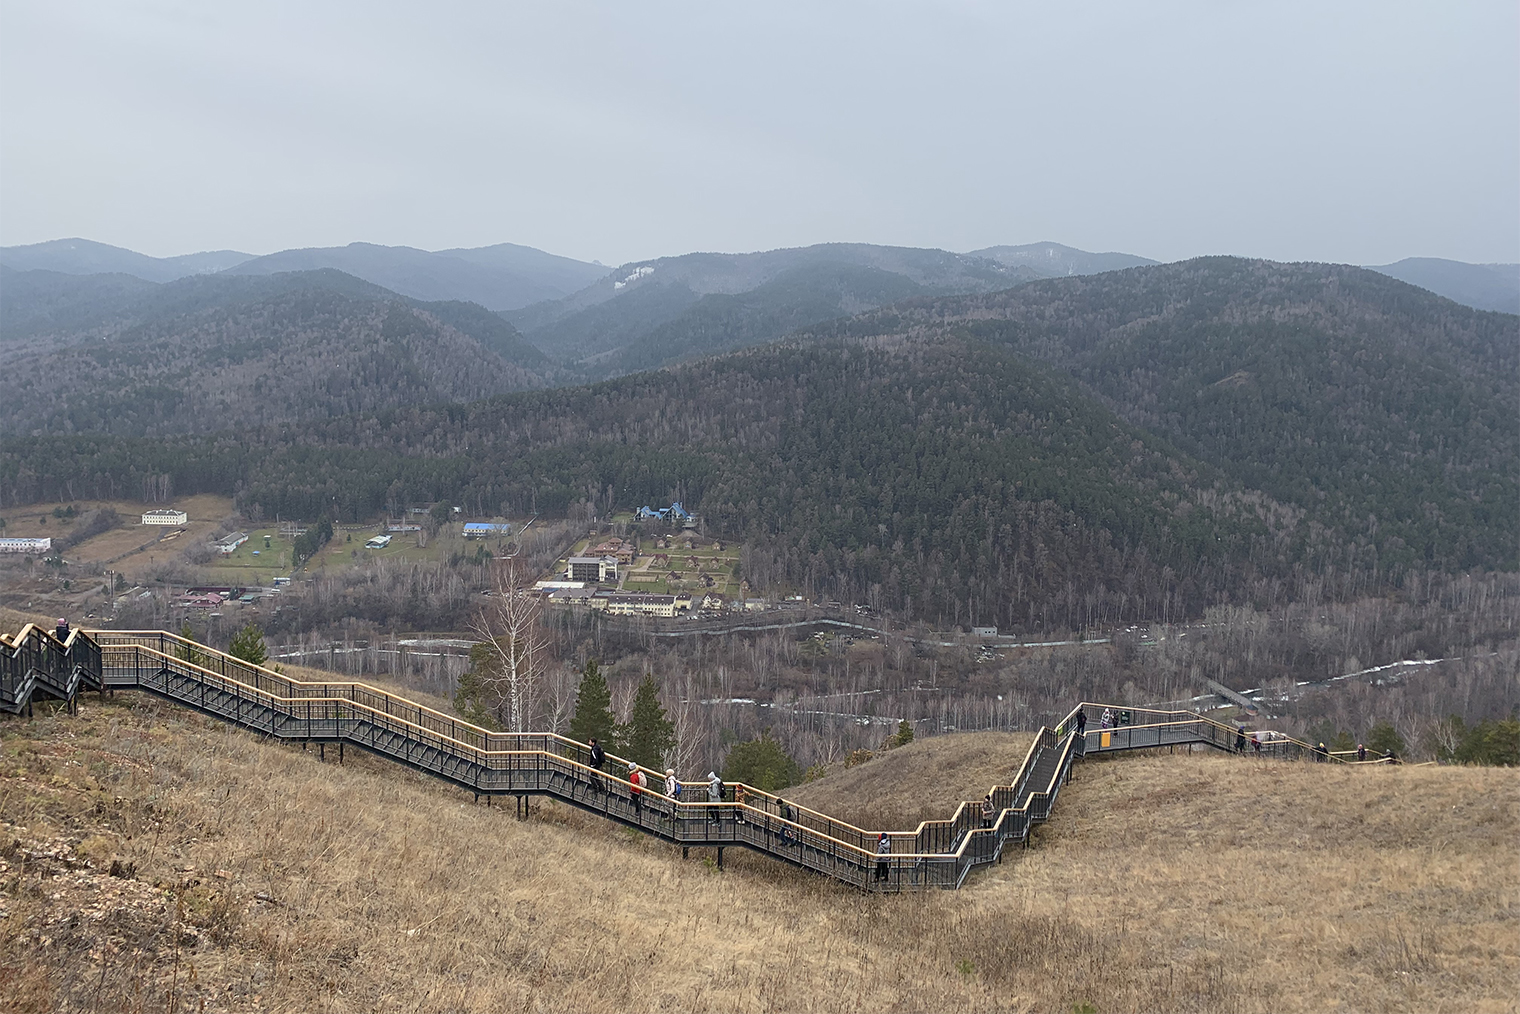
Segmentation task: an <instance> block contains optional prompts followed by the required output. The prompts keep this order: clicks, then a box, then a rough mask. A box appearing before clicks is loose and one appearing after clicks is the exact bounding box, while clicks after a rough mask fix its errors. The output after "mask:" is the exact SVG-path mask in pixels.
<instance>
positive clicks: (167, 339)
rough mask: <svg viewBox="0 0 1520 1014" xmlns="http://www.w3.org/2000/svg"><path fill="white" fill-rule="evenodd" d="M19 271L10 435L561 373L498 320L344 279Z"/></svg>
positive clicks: (482, 385) (226, 416)
mask: <svg viewBox="0 0 1520 1014" xmlns="http://www.w3.org/2000/svg"><path fill="white" fill-rule="evenodd" d="M0 272H3V278H0V283H3V285H4V289H5V301H4V304H3V315H0V349H4V351H5V356H6V362H7V364H8V366H9V367H10V375H11V377H12V380H11V382H10V385H9V391H8V395H9V396H8V397H7V398H5V399H3V400H0V434H9V435H11V436H23V435H35V434H42V433H113V434H122V435H141V434H146V433H157V434H164V433H176V432H181V433H182V432H196V433H204V432H206V431H208V430H215V429H227V430H239V429H243V428H246V427H250V426H259V425H266V424H273V423H284V422H288V421H290V420H303V419H307V418H312V417H322V416H330V415H335V414H349V413H367V412H376V411H382V410H385V409H388V408H395V407H398V406H402V405H409V404H414V403H416V402H419V401H421V402H445V401H457V400H473V399H478V398H484V397H488V396H490V395H494V394H500V393H503V392H507V391H520V390H526V389H532V388H537V387H543V386H546V385H547V384H548V383H550V382H551V379H552V378H554V377H555V376H556V370H555V368H554V367H553V366H552V365H551V364H550V363H549V361H548V359H547V357H545V356H544V355H543V354H542V353H541V352H539V351H538V350H537V349H535V348H533V347H532V346H531V345H529V344H527V343H526V342H524V341H523V340H522V338H521V336H520V335H518V333H517V332H516V330H515V329H514V328H513V327H512V326H511V325H510V324H508V323H507V322H506V321H505V320H503V319H502V318H501V317H499V316H498V315H496V314H494V313H491V312H489V311H487V310H485V309H484V308H483V307H480V306H478V305H476V304H473V303H464V302H435V303H424V302H420V301H417V300H411V299H406V298H404V297H401V296H398V295H396V294H395V293H393V292H390V291H389V290H387V289H382V288H380V287H379V286H375V285H371V284H370V283H368V282H364V281H360V280H359V279H357V278H354V277H352V276H350V275H345V274H342V273H341V272H337V271H332V270H322V271H309V272H301V273H294V274H280V275H272V276H244V277H239V276H228V275H210V276H194V277H189V278H183V279H180V280H177V281H173V282H169V283H166V284H162V285H159V284H155V283H151V282H146V281H142V280H140V279H137V278H134V277H131V276H127V275H120V274H116V275H84V276H79V275H66V274H61V273H56V272H48V271H19V272H18V271H12V270H10V269H8V268H0Z"/></svg>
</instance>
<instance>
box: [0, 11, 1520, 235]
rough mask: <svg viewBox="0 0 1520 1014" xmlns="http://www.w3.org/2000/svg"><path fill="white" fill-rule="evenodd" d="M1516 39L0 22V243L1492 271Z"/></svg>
mask: <svg viewBox="0 0 1520 1014" xmlns="http://www.w3.org/2000/svg"><path fill="white" fill-rule="evenodd" d="M1517 11H1520V5H1517V4H1516V3H1515V2H1514V0H1495V2H1485V0H1464V2H1461V3H1450V2H1443V3H1406V2H1400V0H1376V2H1368V3H1336V2H1325V0H1319V2H1314V3H1285V2H1277V0H1272V2H1268V3H1247V2H1228V0H1202V2H1166V0H1153V2H1148V3H1134V2H1132V0H1126V2H1114V3H1085V2H1062V3H1052V2H1049V0H1041V2H1038V3H1021V2H1020V3H1015V2H989V3H975V2H964V3H912V4H908V3H903V4H897V3H869V4H867V3H862V4H846V3H824V2H821V0H813V2H809V3H799V4H792V3H785V2H777V0H768V2H766V3H763V4H762V3H754V4H738V3H722V2H706V3H697V2H688V3H661V2H653V0H649V2H637V3H628V2H623V3H610V2H609V3H574V2H564V0H554V2H550V3H546V2H538V3H533V4H515V3H505V2H468V0H461V2H446V0H443V2H433V3H415V2H411V3H390V2H380V0H366V2H354V3H347V2H326V0H304V2H295V3H285V2H272V0H244V2H241V3H208V2H205V0H195V2H177V0H158V2H123V0H100V2H73V0H37V2H30V0H28V2H22V0H0V12H3V13H0V244H5V245H10V244H17V243H30V242H36V241H40V240H45V239H53V238H59V237H65V236H83V237H86V238H90V239H96V240H100V241H102V242H107V243H114V244H117V245H120V246H126V247H131V248H133V249H136V250H141V251H142V252H144V253H150V254H154V255H158V256H164V255H169V254H176V253H187V252H191V251H196V250H205V249H217V248H233V249H240V250H245V251H248V252H251V253H267V252H271V251H274V250H278V249H283V248H286V247H294V246H330V245H341V244H344V243H348V242H350V241H353V240H366V241H370V242H376V243H387V244H407V245H410V246H418V247H424V248H428V249H438V248H442V247H450V246H481V245H485V244H489V243H498V242H503V241H508V242H514V243H525V244H528V245H530V246H536V247H540V248H543V249H545V250H549V251H551V252H554V253H561V254H565V255H568V256H573V257H579V258H582V259H586V260H591V259H599V260H601V261H603V262H606V263H609V264H611V263H620V262H625V261H629V260H633V259H639V258H645V257H652V256H658V255H662V254H675V253H683V252H686V251H689V250H727V251H738V250H757V249H768V248H772V247H779V246H798V245H803V244H808V243H816V242H824V241H834V240H849V241H862V242H872V243H893V244H902V245H909V246H935V247H944V248H947V249H952V250H969V249H974V248H978V247H983V246H989V245H992V244H997V243H1027V242H1033V241H1036V240H1043V239H1052V240H1057V241H1060V242H1064V243H1068V244H1071V245H1073V246H1079V247H1083V248H1085V249H1090V250H1124V251H1128V252H1132V253H1138V254H1144V255H1147V256H1151V257H1156V258H1159V259H1163V260H1171V259H1176V258H1181V257H1188V256H1193V255H1196V254H1204V253H1234V254H1246V255H1255V256H1264V257H1271V258H1276V259H1282V260H1308V259H1312V260H1335V261H1349V262H1353V263H1365V264H1371V263H1384V262H1387V261H1393V260H1397V259H1399V258H1401V257H1406V256H1414V255H1424V256H1440V257H1451V258H1456V259H1460V260H1469V261H1499V260H1504V261H1515V260H1520V56H1517V54H1520V13H1517Z"/></svg>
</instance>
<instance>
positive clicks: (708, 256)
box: [505, 243, 1039, 376]
mask: <svg viewBox="0 0 1520 1014" xmlns="http://www.w3.org/2000/svg"><path fill="white" fill-rule="evenodd" d="M1037 277H1039V276H1038V275H1037V274H1036V273H1034V272H1033V271H1030V270H1028V269H1027V268H1023V267H1017V266H1016V267H1009V266H1007V265H1004V264H1000V263H998V262H997V261H995V260H992V259H990V258H986V257H976V256H972V255H969V254H957V253H950V252H948V251H945V250H925V249H918V248H914V247H890V246H872V245H868V244H864V243H825V244H820V245H817V246H810V247H799V248H793V249H785V250H768V251H764V252H761V253H747V254H715V253H692V254H685V255H683V256H680V257H661V258H657V259H655V260H650V261H637V262H635V263H632V264H625V265H623V266H622V267H620V268H618V269H617V270H616V271H614V272H612V273H610V274H608V275H607V276H606V277H604V278H601V279H599V280H598V281H596V282H595V283H593V284H592V285H589V286H587V287H585V288H584V289H582V290H580V291H579V292H576V293H574V294H573V295H571V296H568V297H566V298H565V299H562V300H558V301H555V302H552V303H539V304H535V305H533V306H529V307H525V308H523V309H521V310H518V311H515V312H512V313H508V314H506V315H505V316H506V317H507V318H508V319H509V320H511V321H512V322H513V323H514V324H516V325H517V327H518V329H519V330H520V331H522V332H523V334H524V335H525V336H526V337H527V338H528V340H529V341H531V342H532V343H533V344H534V345H537V346H538V347H539V348H540V349H542V350H544V352H545V353H547V354H548V355H549V356H551V357H552V358H554V359H556V360H559V361H560V362H564V363H583V364H584V365H585V366H586V367H588V368H589V369H591V371H592V372H593V374H594V375H599V376H605V375H608V374H609V373H610V372H626V371H627V370H633V369H648V368H651V367H656V366H660V365H663V364H664V363H667V362H671V361H673V360H674V359H678V358H690V357H693V356H700V355H708V354H711V353H714V352H719V351H726V350H729V349H732V348H736V347H739V346H742V345H753V344H757V343H760V342H764V341H768V340H770V339H773V338H779V337H780V336H781V335H783V334H785V333H787V332H788V331H791V330H795V329H797V328H801V327H808V326H810V325H812V324H816V323H818V322H820V321H823V320H827V319H829V318H831V317H839V316H847V315H849V314H852V313H859V312H861V311H863V310H868V309H872V308H874V307H878V306H882V305H884V304H885V303H888V302H892V301H895V300H897V299H905V298H908V297H910V296H916V295H943V294H947V293H955V292H990V291H995V290H997V289H1006V288H1008V287H1009V286H1012V285H1017V284H1019V283H1021V282H1026V281H1030V280H1031V279H1034V278H1037ZM740 296H743V297H744V298H742V299H739V298H737V297H740ZM688 314H690V315H691V316H689V317H688V316H687V315H688ZM662 328H663V329H666V332H667V338H664V339H662V338H653V339H651V336H652V335H654V334H655V332H656V331H657V330H660V329H662ZM625 349H626V350H627V353H626V355H624V354H623V353H620V352H619V350H625ZM599 359H600V361H598V360H599Z"/></svg>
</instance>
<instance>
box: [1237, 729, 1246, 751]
mask: <svg viewBox="0 0 1520 1014" xmlns="http://www.w3.org/2000/svg"><path fill="white" fill-rule="evenodd" d="M1235 752H1236V753H1245V752H1246V727H1245V726H1243V725H1238V726H1236V727H1235Z"/></svg>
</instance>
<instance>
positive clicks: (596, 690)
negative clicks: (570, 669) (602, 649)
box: [570, 658, 617, 751]
mask: <svg viewBox="0 0 1520 1014" xmlns="http://www.w3.org/2000/svg"><path fill="white" fill-rule="evenodd" d="M592 737H595V738H596V739H599V740H601V741H602V747H603V749H606V750H609V751H611V750H615V749H616V746H617V722H616V721H615V720H614V719H613V717H612V691H610V690H608V689H607V677H605V676H603V675H602V668H601V666H599V665H597V664H596V659H594V658H593V659H590V660H588V661H587V662H586V668H585V669H583V670H581V685H580V689H578V690H577V691H576V693H575V715H574V717H572V718H571V719H570V738H571V739H575V740H579V741H580V742H582V743H589V742H590V741H591V739H592Z"/></svg>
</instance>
